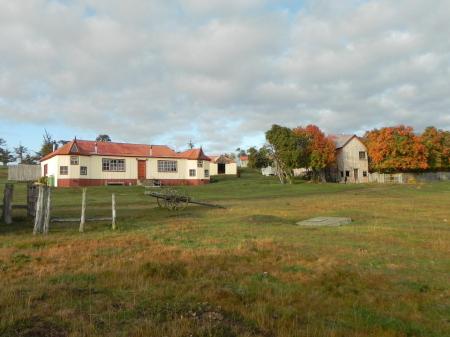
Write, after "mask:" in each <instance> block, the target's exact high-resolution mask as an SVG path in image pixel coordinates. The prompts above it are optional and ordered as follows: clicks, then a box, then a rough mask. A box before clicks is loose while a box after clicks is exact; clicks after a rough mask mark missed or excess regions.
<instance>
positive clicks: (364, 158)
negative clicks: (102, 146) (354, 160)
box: [359, 151, 367, 160]
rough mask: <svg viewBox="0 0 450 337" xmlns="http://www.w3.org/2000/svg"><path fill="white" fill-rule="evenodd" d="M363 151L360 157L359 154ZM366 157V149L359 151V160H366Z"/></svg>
mask: <svg viewBox="0 0 450 337" xmlns="http://www.w3.org/2000/svg"><path fill="white" fill-rule="evenodd" d="M363 153H364V157H363V158H362V157H361V154H363ZM366 159H367V154H366V151H359V160H366Z"/></svg>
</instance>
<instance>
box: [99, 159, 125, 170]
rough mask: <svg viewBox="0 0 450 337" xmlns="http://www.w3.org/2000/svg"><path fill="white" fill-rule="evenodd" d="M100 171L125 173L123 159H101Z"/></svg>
mask: <svg viewBox="0 0 450 337" xmlns="http://www.w3.org/2000/svg"><path fill="white" fill-rule="evenodd" d="M102 170H103V171H109V172H125V159H108V158H103V159H102Z"/></svg>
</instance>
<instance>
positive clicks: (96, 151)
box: [94, 142, 98, 154]
mask: <svg viewBox="0 0 450 337" xmlns="http://www.w3.org/2000/svg"><path fill="white" fill-rule="evenodd" d="M94 153H95V154H97V153H98V146H97V142H95V145H94Z"/></svg>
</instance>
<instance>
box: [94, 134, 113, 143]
mask: <svg viewBox="0 0 450 337" xmlns="http://www.w3.org/2000/svg"><path fill="white" fill-rule="evenodd" d="M95 140H96V141H97V142H110V141H111V137H110V136H109V135H98V136H97V138H95Z"/></svg>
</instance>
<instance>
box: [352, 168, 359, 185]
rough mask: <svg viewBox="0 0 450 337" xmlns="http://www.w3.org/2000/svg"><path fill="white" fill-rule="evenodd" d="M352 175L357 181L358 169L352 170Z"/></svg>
mask: <svg viewBox="0 0 450 337" xmlns="http://www.w3.org/2000/svg"><path fill="white" fill-rule="evenodd" d="M353 177H354V179H355V182H356V181H358V169H354V170H353Z"/></svg>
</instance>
